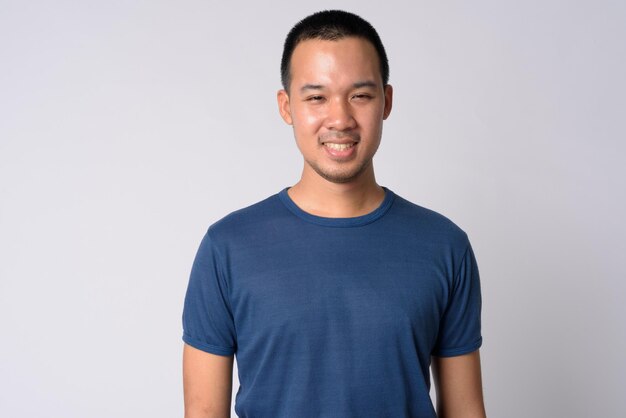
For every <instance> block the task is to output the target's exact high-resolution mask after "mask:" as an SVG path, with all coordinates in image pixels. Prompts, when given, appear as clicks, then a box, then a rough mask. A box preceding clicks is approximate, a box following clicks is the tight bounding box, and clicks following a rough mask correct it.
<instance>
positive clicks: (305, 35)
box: [280, 10, 389, 91]
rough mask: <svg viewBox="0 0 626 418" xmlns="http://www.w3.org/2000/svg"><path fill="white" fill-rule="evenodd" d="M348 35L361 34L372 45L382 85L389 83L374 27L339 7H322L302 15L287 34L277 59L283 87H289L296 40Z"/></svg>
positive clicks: (328, 39) (382, 48)
mask: <svg viewBox="0 0 626 418" xmlns="http://www.w3.org/2000/svg"><path fill="white" fill-rule="evenodd" d="M349 36H354V37H359V38H363V39H365V40H367V41H369V42H370V43H371V44H372V45H373V46H374V48H375V49H376V52H377V53H378V61H379V63H380V74H381V76H382V79H383V86H386V85H387V84H388V83H389V61H388V60H387V53H386V52H385V47H384V46H383V43H382V41H381V40H380V37H379V36H378V33H377V32H376V29H374V27H373V26H372V25H371V24H370V23H369V22H368V21H366V20H365V19H363V18H362V17H360V16H357V15H355V14H354V13H350V12H346V11H343V10H323V11H320V12H317V13H313V14H312V15H310V16H307V17H305V18H304V19H302V20H301V21H300V22H298V23H297V24H296V25H295V26H294V27H293V28H292V29H291V30H290V31H289V34H287V38H286V39H285V45H284V47H283V57H282V60H281V62H280V78H281V82H282V84H283V88H284V89H285V90H287V91H289V84H290V83H291V73H290V65H291V56H292V55H293V51H294V49H296V46H297V45H298V44H299V43H300V42H302V41H306V40H308V39H321V40H324V41H337V40H339V39H342V38H346V37H349Z"/></svg>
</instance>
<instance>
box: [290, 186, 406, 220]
mask: <svg viewBox="0 0 626 418" xmlns="http://www.w3.org/2000/svg"><path fill="white" fill-rule="evenodd" d="M381 187H382V188H383V190H384V191H385V198H384V199H383V201H382V203H381V204H380V205H379V206H378V207H377V208H376V209H374V210H373V211H371V212H370V213H366V214H365V215H361V216H354V217H350V218H327V217H325V216H318V215H313V214H311V213H308V212H305V211H304V210H302V209H301V208H300V207H299V206H298V205H296V203H295V202H294V201H293V200H292V199H291V197H290V196H289V193H287V190H289V189H290V187H289V186H288V187H285V188H284V189H282V190H281V191H280V192H279V193H278V197H279V198H280V200H281V202H282V203H283V204H284V205H285V206H286V207H287V209H289V211H290V212H292V213H293V214H294V215H296V216H297V217H299V218H300V219H303V220H305V221H307V222H311V223H314V224H317V225H322V226H332V227H340V228H341V227H343V228H346V227H353V226H362V225H367V224H369V223H372V222H374V221H375V220H377V219H379V218H380V217H382V216H383V215H384V214H385V213H386V212H387V210H389V208H390V207H391V204H392V203H393V200H394V198H395V193H394V192H393V191H391V190H389V189H388V188H387V187H385V186H381Z"/></svg>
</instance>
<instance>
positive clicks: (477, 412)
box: [432, 350, 487, 418]
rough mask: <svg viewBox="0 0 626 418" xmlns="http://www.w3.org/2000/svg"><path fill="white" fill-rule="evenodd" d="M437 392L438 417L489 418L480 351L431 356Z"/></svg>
mask: <svg viewBox="0 0 626 418" xmlns="http://www.w3.org/2000/svg"><path fill="white" fill-rule="evenodd" d="M432 370H433V378H434V381H435V389H436V391H437V417H439V418H486V416H487V415H486V412H485V404H484V401H483V389H482V378H481V370H480V352H479V350H476V351H473V352H471V353H469V354H464V355H461V356H454V357H435V356H433V357H432Z"/></svg>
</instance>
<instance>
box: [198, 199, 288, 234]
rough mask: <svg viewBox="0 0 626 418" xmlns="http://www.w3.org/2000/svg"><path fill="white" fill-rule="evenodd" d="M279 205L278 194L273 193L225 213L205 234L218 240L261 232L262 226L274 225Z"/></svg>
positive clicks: (278, 213) (279, 209) (279, 210)
mask: <svg viewBox="0 0 626 418" xmlns="http://www.w3.org/2000/svg"><path fill="white" fill-rule="evenodd" d="M281 205H282V204H281V203H280V200H279V198H278V194H277V193H276V194H273V195H271V196H269V197H267V198H265V199H263V200H261V201H258V202H256V203H253V204H251V205H249V206H246V207H243V208H241V209H237V210H235V211H233V212H231V213H229V214H227V215H225V216H224V217H222V218H221V219H219V220H217V221H216V222H214V223H213V224H211V225H210V226H209V228H208V231H207V235H210V236H211V239H212V240H213V241H215V242H219V241H224V240H228V239H233V238H240V239H245V237H246V236H249V235H250V234H259V233H262V231H263V229H264V228H267V227H272V225H275V223H276V219H277V216H281V213H282V212H281V209H282V206H281Z"/></svg>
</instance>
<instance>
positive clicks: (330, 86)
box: [278, 37, 392, 183]
mask: <svg viewBox="0 0 626 418" xmlns="http://www.w3.org/2000/svg"><path fill="white" fill-rule="evenodd" d="M290 74H291V85H290V87H289V92H286V91H285V90H281V91H279V92H278V104H279V110H280V113H281V116H282V117H283V119H284V120H285V122H287V123H288V124H290V125H292V126H293V130H294V135H295V138H296V143H297V145H298V148H299V150H300V152H301V153H302V155H303V157H304V161H305V165H304V171H303V178H304V177H307V178H315V177H316V175H317V179H319V177H321V178H323V179H325V180H327V181H330V182H333V183H348V182H353V181H356V180H358V179H360V178H362V177H363V176H367V175H371V178H372V179H373V166H372V159H373V157H374V154H375V153H376V150H377V149H378V145H379V144H380V139H381V136H382V128H383V120H384V119H386V118H387V116H388V115H389V112H390V111H391V101H392V88H391V86H389V85H387V86H385V87H383V85H382V78H381V74H380V66H379V63H378V55H377V54H376V50H375V49H374V47H373V46H372V44H370V43H369V42H368V41H366V40H364V39H362V38H357V37H346V38H342V39H340V40H336V41H326V40H320V39H310V40H306V41H302V42H300V43H299V44H298V46H296V48H295V50H294V52H293V55H292V57H291V66H290Z"/></svg>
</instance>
